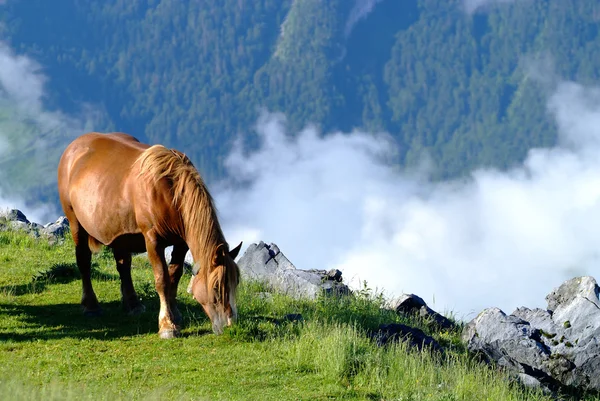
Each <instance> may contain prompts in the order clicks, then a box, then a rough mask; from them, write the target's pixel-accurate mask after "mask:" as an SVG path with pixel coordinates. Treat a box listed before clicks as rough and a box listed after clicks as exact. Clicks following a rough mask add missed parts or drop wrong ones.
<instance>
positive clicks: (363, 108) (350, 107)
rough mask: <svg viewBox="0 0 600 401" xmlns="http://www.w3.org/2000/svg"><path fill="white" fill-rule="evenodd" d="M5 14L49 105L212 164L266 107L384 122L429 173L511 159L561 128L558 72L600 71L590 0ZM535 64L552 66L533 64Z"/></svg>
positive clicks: (402, 157)
mask: <svg viewBox="0 0 600 401" xmlns="http://www.w3.org/2000/svg"><path fill="white" fill-rule="evenodd" d="M367 3H368V4H367ZM361 4H362V8H361ZM369 5H370V6H371V8H369V7H368V6H369ZM357 10H358V11H357ZM359 11H360V12H361V13H362V14H361V15H362V17H361V18H357V17H356V15H358V14H357V12H359ZM0 16H1V20H2V21H3V22H4V24H5V28H4V31H5V34H6V35H5V37H6V38H7V41H8V42H9V43H10V45H11V46H12V47H13V48H15V49H17V51H18V52H20V53H23V54H26V55H29V56H31V57H33V58H35V59H36V60H38V61H39V62H40V63H41V64H42V65H43V66H44V68H45V69H44V72H45V73H46V74H47V75H48V78H49V80H48V85H47V89H48V92H49V96H48V98H47V99H46V103H47V106H48V107H49V108H54V109H61V110H64V111H67V112H73V111H76V110H77V109H78V107H80V104H81V103H83V102H87V103H92V104H95V105H97V106H98V107H99V108H101V109H103V110H106V113H107V116H108V118H107V119H106V120H104V121H105V123H104V124H103V125H102V126H99V127H98V128H97V129H98V130H104V129H105V128H107V127H108V128H114V129H117V130H121V131H126V132H130V133H132V134H134V135H137V136H139V137H141V138H142V139H145V140H148V141H150V142H161V143H165V144H167V145H168V146H174V147H179V148H182V149H184V150H185V151H186V152H187V153H188V154H189V155H190V156H191V157H192V160H194V161H195V163H196V164H197V165H198V167H199V168H200V170H201V171H202V172H203V173H204V174H205V175H206V176H207V177H208V178H209V179H214V178H218V177H221V176H222V175H223V173H224V172H223V164H222V162H223V159H224V157H225V155H226V154H227V152H228V149H229V148H230V146H231V142H232V140H233V139H234V138H235V137H236V136H237V135H238V134H240V133H242V134H245V136H246V138H247V139H248V140H249V141H252V140H254V138H253V137H252V136H251V135H250V131H251V127H252V125H253V124H254V123H255V120H256V118H257V116H258V113H259V110H260V109H261V108H264V107H266V108H268V109H269V110H272V111H281V112H283V113H285V114H286V116H287V118H288V121H289V124H290V126H291V128H292V129H299V128H301V127H303V126H305V125H306V124H309V123H313V124H317V125H319V126H320V127H321V128H322V129H323V130H324V131H325V132H327V131H331V130H336V129H340V130H344V131H349V130H351V129H354V128H361V129H365V130H369V131H380V130H384V131H388V132H390V134H391V135H392V136H394V137H395V138H396V140H397V143H398V145H399V149H398V162H399V163H400V164H402V165H412V164H415V163H418V162H419V160H420V159H421V157H422V156H423V155H428V156H430V158H431V160H432V161H433V162H434V164H435V166H436V169H435V170H434V173H433V177H434V178H450V177H457V176H460V175H463V174H465V173H467V172H468V171H470V170H472V169H473V168H476V167H479V166H495V167H500V168H507V167H510V166H511V165H514V164H515V163H518V162H519V161H521V160H522V159H523V158H524V156H525V154H526V152H527V150H528V149H529V148H531V147H536V146H548V145H552V144H554V143H555V142H556V135H557V133H556V129H555V127H554V125H553V123H552V120H551V119H550V118H549V116H548V115H547V113H546V108H545V99H546V92H547V91H548V90H549V89H551V87H552V86H553V84H554V83H555V80H556V78H565V79H573V80H577V81H580V82H584V83H593V82H597V80H598V78H599V77H598V71H597V68H596V67H595V66H597V65H598V61H600V60H598V57H600V56H599V54H600V52H599V51H598V50H600V49H599V47H600V42H599V41H598V40H597V37H598V21H599V16H600V9H599V6H597V5H596V3H595V2H594V1H592V0H583V1H578V2H575V1H564V0H539V1H523V2H514V3H510V4H502V5H497V6H496V7H493V8H490V9H489V10H487V11H486V12H485V13H476V14H473V15H469V14H466V13H465V12H464V7H463V6H462V2H461V1H459V0H451V1H448V0H408V1H402V2H398V1H392V0H381V1H370V2H369V1H367V2H364V1H362V2H361V1H356V2H349V1H342V0H328V1H318V0H295V1H291V0H284V1H276V0H258V1H252V2H250V1H247V0H224V1H215V0H207V1H203V2H199V1H193V0H186V1H180V2H174V1H167V0H132V1H127V2H124V1H117V0H111V1H106V2H103V3H88V2H80V1H76V0H65V1H63V2H60V3H57V4H54V3H50V2H46V1H44V0H31V1H28V2H23V1H14V2H8V3H7V4H5V5H4V6H3V7H2V9H1V11H0ZM535 60H538V62H537V64H536V62H535ZM539 60H542V62H539ZM544 60H551V63H550V64H549V65H547V63H545V62H544ZM536 65H537V67H535V66H536ZM532 66H534V67H532ZM540 66H542V67H543V68H545V69H547V70H549V71H550V72H551V73H555V76H554V78H553V77H552V74H547V76H546V77H545V78H544V79H541V80H540V79H537V78H536V76H539V74H537V75H536V74H532V73H531V71H539V70H540Z"/></svg>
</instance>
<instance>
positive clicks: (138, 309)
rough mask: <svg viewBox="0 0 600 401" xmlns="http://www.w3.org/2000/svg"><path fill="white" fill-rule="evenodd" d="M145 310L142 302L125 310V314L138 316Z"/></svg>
mask: <svg viewBox="0 0 600 401" xmlns="http://www.w3.org/2000/svg"><path fill="white" fill-rule="evenodd" d="M144 312H146V307H145V306H144V304H141V303H140V304H137V305H136V306H134V307H133V308H130V309H129V310H128V311H127V314H128V315H129V316H139V315H141V314H142V313H144Z"/></svg>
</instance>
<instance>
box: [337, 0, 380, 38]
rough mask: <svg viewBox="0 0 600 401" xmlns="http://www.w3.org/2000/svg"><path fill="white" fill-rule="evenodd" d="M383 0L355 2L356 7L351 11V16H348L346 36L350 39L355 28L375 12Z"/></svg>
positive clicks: (359, 0)
mask: <svg viewBox="0 0 600 401" xmlns="http://www.w3.org/2000/svg"><path fill="white" fill-rule="evenodd" d="M382 1H383V0H355V2H354V6H353V7H352V10H350V15H349V16H348V20H347V21H346V27H345V29H344V35H345V36H346V37H348V36H349V35H350V33H351V32H352V29H353V28H354V26H355V25H356V24H357V23H358V21H360V20H361V19H363V18H366V17H367V15H369V14H370V13H371V11H373V9H374V8H375V6H376V5H377V3H380V2H382Z"/></svg>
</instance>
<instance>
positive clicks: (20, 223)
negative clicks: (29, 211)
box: [0, 209, 69, 240]
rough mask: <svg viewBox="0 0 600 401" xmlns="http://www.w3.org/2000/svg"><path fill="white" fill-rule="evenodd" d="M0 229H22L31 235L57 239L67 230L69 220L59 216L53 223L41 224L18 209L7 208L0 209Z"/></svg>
mask: <svg viewBox="0 0 600 401" xmlns="http://www.w3.org/2000/svg"><path fill="white" fill-rule="evenodd" d="M0 229H5V230H6V229H11V230H22V231H25V232H27V233H29V234H30V235H31V236H33V237H36V238H38V237H46V238H48V239H50V240H57V239H59V238H62V237H64V235H65V234H66V233H67V231H69V221H68V220H67V218H66V217H64V216H61V217H59V218H58V220H56V221H55V222H53V223H48V224H46V225H41V224H39V223H35V222H32V221H29V220H28V219H27V216H25V214H24V213H23V212H21V211H20V210H18V209H9V210H6V211H0Z"/></svg>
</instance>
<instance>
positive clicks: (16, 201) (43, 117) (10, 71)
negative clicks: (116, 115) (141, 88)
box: [0, 41, 99, 223]
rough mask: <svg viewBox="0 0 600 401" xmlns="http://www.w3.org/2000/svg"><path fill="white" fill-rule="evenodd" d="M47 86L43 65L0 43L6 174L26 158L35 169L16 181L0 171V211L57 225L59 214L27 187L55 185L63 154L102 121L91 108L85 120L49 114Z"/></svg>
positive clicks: (1, 148) (0, 129) (0, 141)
mask: <svg viewBox="0 0 600 401" xmlns="http://www.w3.org/2000/svg"><path fill="white" fill-rule="evenodd" d="M46 81H47V77H46V76H45V75H44V74H43V72H42V68H41V66H40V64H39V63H37V62H36V61H35V60H34V59H32V58H30V57H28V56H26V55H20V54H17V53H16V52H15V51H14V50H13V49H12V48H11V47H10V46H9V45H8V44H7V43H5V42H2V41H0V155H1V158H0V165H1V166H3V168H5V169H6V168H7V166H10V165H12V164H13V163H23V158H24V157H27V163H26V166H27V168H30V170H28V171H25V172H22V174H21V175H19V176H17V177H15V176H13V175H11V174H8V173H7V172H6V171H5V170H0V207H1V208H17V209H20V210H22V211H23V212H24V213H25V214H26V215H27V217H28V218H29V219H30V220H34V219H36V220H34V221H36V222H39V223H45V222H47V221H49V220H50V219H55V218H56V217H57V214H58V213H59V211H58V210H55V209H54V207H53V206H51V205H39V202H36V200H35V199H33V197H31V196H28V194H27V193H24V188H29V184H28V183H25V182H24V181H26V180H29V179H31V180H36V182H39V183H40V185H48V184H50V185H52V183H55V182H56V168H55V167H56V166H57V165H58V159H59V157H60V154H61V153H62V149H64V147H65V146H66V145H67V144H68V143H69V142H70V141H71V140H72V139H73V138H75V137H76V136H77V135H80V134H82V133H84V132H85V131H87V130H89V128H91V126H90V124H91V123H93V122H94V121H97V120H98V117H99V112H98V111H96V110H94V109H93V108H92V107H90V106H89V105H83V111H82V113H81V115H80V116H71V115H67V114H65V113H62V112H61V111H50V110H48V109H47V108H46V107H45V105H44V100H45V97H46V92H45V84H46ZM24 184H27V185H24ZM36 203H37V206H34V205H36ZM38 219H39V220H38Z"/></svg>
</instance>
